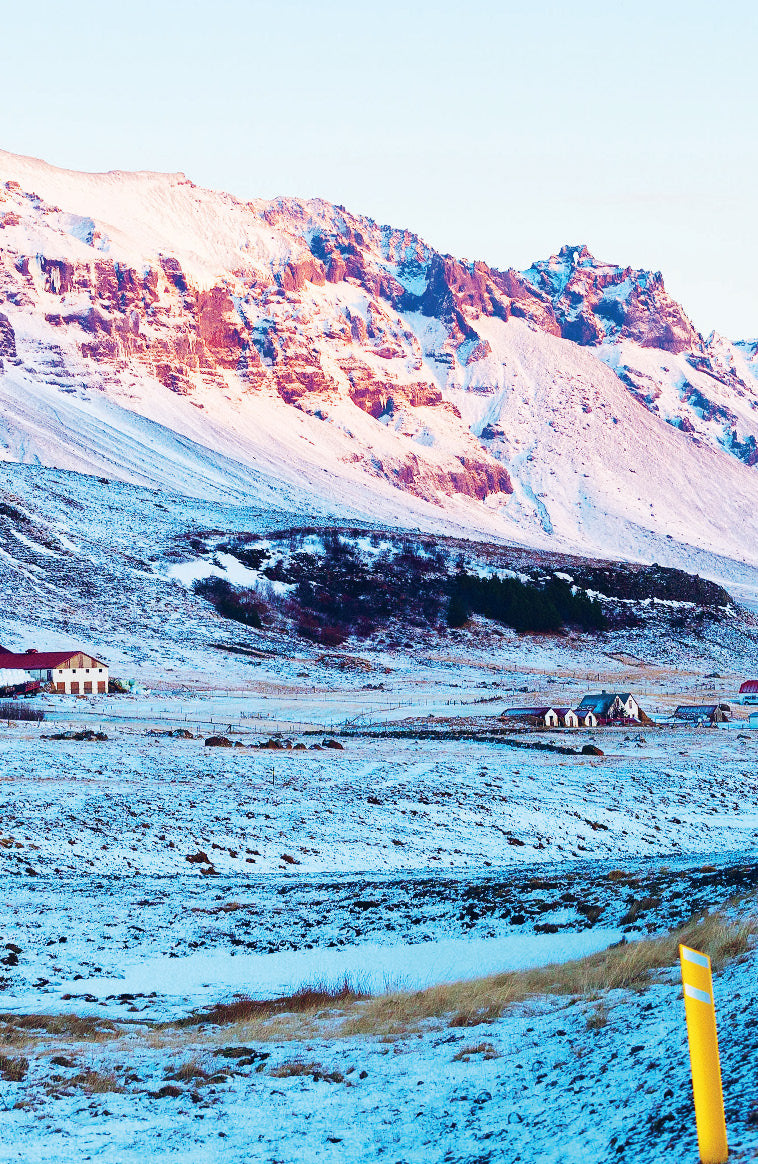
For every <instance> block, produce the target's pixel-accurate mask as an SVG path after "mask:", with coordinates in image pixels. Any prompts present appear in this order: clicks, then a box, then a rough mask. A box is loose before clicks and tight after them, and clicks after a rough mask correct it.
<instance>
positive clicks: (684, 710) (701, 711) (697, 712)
mask: <svg viewBox="0 0 758 1164" xmlns="http://www.w3.org/2000/svg"><path fill="white" fill-rule="evenodd" d="M717 711H721V707H720V706H719V704H718V703H683V704H681V705H680V706H679V707H677V708H676V710H675V711H674V715H675V716H676V718H677V719H698V718H700V717H701V716H708V715H715V714H716V712H717Z"/></svg>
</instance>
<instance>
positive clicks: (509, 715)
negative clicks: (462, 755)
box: [501, 691, 647, 728]
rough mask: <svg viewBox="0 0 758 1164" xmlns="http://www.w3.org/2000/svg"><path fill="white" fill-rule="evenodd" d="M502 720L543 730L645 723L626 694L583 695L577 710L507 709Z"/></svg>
mask: <svg viewBox="0 0 758 1164" xmlns="http://www.w3.org/2000/svg"><path fill="white" fill-rule="evenodd" d="M501 718H502V719H510V720H513V721H514V722H517V723H522V724H528V725H529V726H530V727H544V728H561V727H565V728H580V727H584V728H595V727H606V726H608V725H609V724H619V725H623V724H639V723H641V722H643V721H646V720H647V716H646V715H645V713H644V712H643V711H642V709H641V708H640V705H639V704H638V702H637V700H636V699H635V698H634V696H633V695H632V694H631V693H630V692H628V691H625V692H616V691H601V692H600V694H599V695H585V697H584V699H583V700H582V702H581V703H580V704H579V705H578V706H577V707H507V708H506V709H505V711H504V712H503V713H502V716H501Z"/></svg>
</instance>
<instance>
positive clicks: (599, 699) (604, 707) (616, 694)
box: [579, 691, 636, 715]
mask: <svg viewBox="0 0 758 1164" xmlns="http://www.w3.org/2000/svg"><path fill="white" fill-rule="evenodd" d="M631 698H632V693H631V691H601V692H600V694H599V695H585V697H584V699H583V700H582V702H581V703H580V704H579V708H581V709H583V710H584V711H587V710H588V709H589V710H590V711H594V712H596V713H597V714H598V715H605V713H606V711H608V709H609V708H610V707H612V705H613V703H614V702H615V700H616V699H619V700H620V701H621V703H626V702H627V700H629V699H631ZM635 702H636V700H635Z"/></svg>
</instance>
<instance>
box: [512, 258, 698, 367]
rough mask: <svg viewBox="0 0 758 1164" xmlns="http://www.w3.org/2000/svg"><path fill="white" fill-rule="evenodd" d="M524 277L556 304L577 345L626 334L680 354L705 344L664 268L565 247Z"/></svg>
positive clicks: (565, 329) (564, 330) (569, 336)
mask: <svg viewBox="0 0 758 1164" xmlns="http://www.w3.org/2000/svg"><path fill="white" fill-rule="evenodd" d="M525 276H526V278H527V279H528V280H529V281H530V283H531V284H532V286H533V287H534V288H535V289H536V290H537V291H539V292H541V293H542V294H543V295H544V296H546V297H547V299H548V300H549V301H550V302H551V304H552V307H553V311H554V312H555V317H556V319H557V321H558V323H559V325H560V329H561V334H562V335H563V336H564V337H565V338H566V339H570V340H573V341H574V342H575V343H579V344H586V345H593V344H600V343H603V342H604V341H605V340H606V339H619V338H622V339H631V340H634V341H635V342H636V343H638V344H640V346H641V347H647V348H660V349H661V350H663V351H667V352H672V353H674V354H677V353H679V352H684V351H689V350H690V349H691V348H696V347H698V346H699V344H700V343H701V342H702V341H701V337H700V336H699V335H698V333H697V332H696V331H695V328H694V327H693V326H692V324H691V323H690V321H689V319H688V318H687V316H686V315H685V313H684V311H683V310H682V308H681V307H680V306H679V304H678V303H676V302H675V301H674V300H673V299H672V298H671V297H670V295H669V294H668V292H667V291H666V288H665V287H664V284H663V276H662V275H661V273H660V271H657V272H654V273H653V272H650V271H637V270H634V269H633V268H632V267H617V266H613V265H610V264H608V263H601V262H599V261H598V260H597V259H595V258H594V257H593V256H592V255H591V254H590V252H589V251H588V250H587V248H586V247H585V246H578V247H570V246H565V247H562V248H561V250H560V251H559V253H558V254H557V255H552V256H551V257H550V258H549V259H546V260H545V261H544V262H537V263H534V264H533V265H532V266H531V267H530V268H529V270H528V271H527V272H525Z"/></svg>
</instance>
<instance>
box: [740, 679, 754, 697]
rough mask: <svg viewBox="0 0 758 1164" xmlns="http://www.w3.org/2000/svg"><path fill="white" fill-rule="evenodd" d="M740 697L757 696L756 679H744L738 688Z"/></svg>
mask: <svg viewBox="0 0 758 1164" xmlns="http://www.w3.org/2000/svg"><path fill="white" fill-rule="evenodd" d="M740 695H758V679H746V680H745V682H744V683H743V684H742V686H741V687H740Z"/></svg>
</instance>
